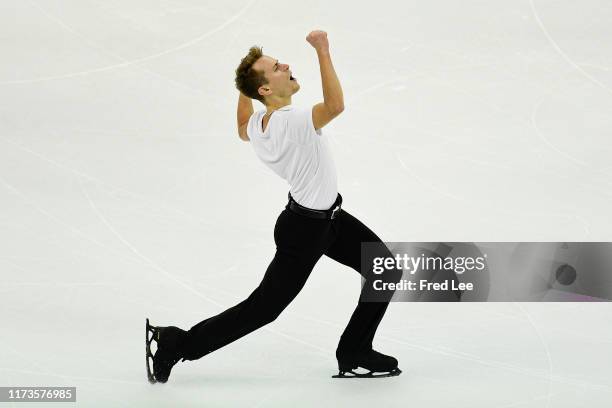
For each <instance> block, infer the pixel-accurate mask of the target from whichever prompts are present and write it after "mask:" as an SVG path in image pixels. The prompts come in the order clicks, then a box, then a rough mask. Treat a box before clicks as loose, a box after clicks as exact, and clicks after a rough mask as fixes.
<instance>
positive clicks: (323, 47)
mask: <svg viewBox="0 0 612 408" xmlns="http://www.w3.org/2000/svg"><path fill="white" fill-rule="evenodd" d="M306 41H308V42H309V43H310V45H312V46H313V48H314V49H315V50H316V52H317V57H318V59H319V68H320V70H321V85H322V87H323V102H322V103H318V104H316V105H315V106H313V108H312V122H313V124H314V127H315V129H320V128H322V127H323V126H325V125H327V124H328V123H329V122H331V121H332V120H333V119H334V118H335V117H336V116H338V115H339V114H340V113H342V111H343V110H344V95H343V94H342V86H340V80H339V79H338V75H336V71H335V70H334V65H333V64H332V60H331V55H330V53H329V41H328V40H327V33H326V32H325V31H319V30H316V31H312V32H311V33H310V34H308V36H307V37H306Z"/></svg>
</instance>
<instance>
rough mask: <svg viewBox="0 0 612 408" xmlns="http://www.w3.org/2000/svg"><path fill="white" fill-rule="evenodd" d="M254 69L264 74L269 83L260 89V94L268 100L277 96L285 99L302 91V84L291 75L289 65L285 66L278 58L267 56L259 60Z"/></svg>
mask: <svg viewBox="0 0 612 408" xmlns="http://www.w3.org/2000/svg"><path fill="white" fill-rule="evenodd" d="M253 68H254V69H256V70H257V71H260V72H263V73H264V76H265V77H266V79H267V80H268V83H267V84H265V85H262V86H261V87H259V93H260V94H261V95H263V96H265V97H266V98H269V97H271V96H277V97H280V98H285V97H288V96H291V95H293V94H295V93H296V92H297V91H299V90H300V84H298V82H297V80H296V79H295V78H293V76H292V75H291V74H292V72H291V69H290V68H289V65H288V64H284V63H282V62H280V61H279V60H277V59H276V58H272V57H269V56H267V55H264V56H262V57H261V58H259V59H258V60H257V61H256V62H255V64H253Z"/></svg>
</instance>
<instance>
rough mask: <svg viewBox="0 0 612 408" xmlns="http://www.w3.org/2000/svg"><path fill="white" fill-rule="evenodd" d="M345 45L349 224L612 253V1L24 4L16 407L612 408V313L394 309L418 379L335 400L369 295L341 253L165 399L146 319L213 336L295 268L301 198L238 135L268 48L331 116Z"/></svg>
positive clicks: (343, 145) (4, 317) (19, 31)
mask: <svg viewBox="0 0 612 408" xmlns="http://www.w3.org/2000/svg"><path fill="white" fill-rule="evenodd" d="M319 28H320V29H324V30H326V31H327V32H328V34H329V39H330V44H331V51H332V57H333V59H334V64H335V67H336V71H337V72H338V75H339V77H340V80H341V82H342V85H343V88H344V94H345V98H346V110H345V112H344V113H343V114H342V115H341V116H340V117H339V118H338V119H336V121H335V122H334V123H333V124H331V125H329V126H328V127H326V128H325V129H324V133H326V134H327V135H328V136H329V138H330V140H331V141H332V147H333V152H334V155H335V158H336V165H337V168H338V177H339V186H340V192H341V193H342V195H343V197H344V207H345V208H346V209H347V210H348V211H350V212H351V213H352V214H353V215H355V216H357V217H358V218H360V219H361V220H362V221H363V222H364V223H365V224H367V225H368V226H369V227H370V228H372V229H373V230H374V231H375V232H376V233H377V234H378V235H379V236H380V237H381V238H382V239H383V240H386V241H453V240H460V241H612V218H611V217H610V212H611V211H610V208H611V207H612V161H611V160H610V158H611V156H612V141H611V137H612V71H611V69H612V41H611V40H612V3H611V2H609V1H605V0H600V1H595V0H583V1H572V0H562V1H559V0H516V1H514V0H503V1H502V0H496V1H491V0H479V1H476V0H463V1H453V0H444V1H442V0H438V1H427V2H425V1H394V2H393V1H376V2H355V1H352V2H349V1H346V2H330V1H318V0H316V1H306V2H298V1H263V0H233V1H231V2H222V1H196V0H157V1H151V0H121V1H119V0H107V1H102V0H57V1H53V0H32V1H30V0H0V324H1V326H0V327H1V329H2V334H1V335H0V386H60V385H62V386H63V385H65V386H76V387H77V400H78V402H77V405H78V406H82V407H183V406H186V407H187V406H190V407H225V406H232V407H242V406H248V407H340V406H342V407H343V406H347V407H374V406H376V407H379V406H380V407H382V406H394V407H435V408H438V407H441V408H459V407H466V408H467V407H469V408H480V407H482V408H510V407H517V408H527V407H546V408H553V407H554V408H561V407H568V408H569V407H571V408H574V407H589V408H599V407H600V408H604V407H610V406H611V401H612V370H611V368H610V366H611V363H612V324H611V323H612V306H610V304H607V303H601V304H586V303H563V304H562V303H537V304H531V303H474V304H440V303H437V304H434V303H429V304H425V303H394V304H392V305H391V306H390V308H389V311H388V313H387V315H386V317H385V319H384V320H383V323H382V324H381V327H380V330H379V335H378V337H377V340H376V343H375V347H376V348H377V349H379V350H381V351H383V352H385V353H389V354H393V355H395V356H397V357H398V359H399V360H400V367H401V368H402V370H403V371H404V372H403V374H402V375H401V376H399V377H396V378H390V379H382V380H332V379H331V378H330V377H331V375H332V374H335V373H336V360H335V356H334V350H335V347H336V342H337V340H338V338H339V336H340V333H341V331H342V329H343V327H344V325H345V324H346V322H347V321H348V318H349V316H350V313H351V312H352V310H353V308H354V306H355V304H356V302H357V296H358V292H359V284H360V282H359V279H358V275H357V273H355V272H354V271H352V270H350V269H348V268H346V267H344V266H342V265H340V264H337V263H335V262H334V261H332V260H330V259H329V258H323V259H322V260H321V261H320V262H319V263H318V264H317V266H316V268H315V270H314V272H313V273H312V275H311V278H310V280H309V281H308V283H307V285H306V287H305V288H304V290H303V291H302V293H301V294H300V295H299V296H298V298H297V299H296V300H295V302H294V303H292V304H291V305H290V306H289V308H288V309H287V310H286V311H285V313H284V314H283V315H281V317H280V318H279V319H277V320H276V321H275V322H274V323H273V324H271V325H269V326H267V327H266V328H264V329H262V330H259V331H258V332H256V333H253V334H251V335H249V336H247V337H245V338H243V339H241V340H240V341H237V342H235V343H233V344H231V345H230V346H228V347H226V348H224V349H221V350H219V351H217V352H214V353H212V354H210V355H208V356H206V357H204V358H202V359H201V360H198V361H194V362H185V363H179V364H178V365H177V366H176V367H175V368H174V370H173V373H172V376H171V378H170V381H169V383H168V384H165V385H163V384H156V385H150V384H149V383H148V382H147V381H146V376H145V368H144V360H145V359H144V319H145V317H147V316H148V317H150V318H151V322H152V323H153V324H159V325H168V324H174V325H178V326H180V327H183V328H189V327H191V326H192V325H193V324H195V323H197V322H198V321H200V320H202V319H204V318H206V317H208V316H211V315H213V314H216V313H218V312H220V311H222V310H224V309H225V308H226V307H228V306H232V305H234V304H235V303H237V302H239V301H241V300H242V299H244V298H245V297H246V296H248V294H249V293H250V292H251V290H252V289H254V288H255V286H256V285H257V284H258V283H259V281H260V279H261V277H262V276H263V273H264V271H265V269H266V267H267V266H268V263H269V261H270V260H271V258H272V256H273V254H274V250H275V246H274V241H273V235H272V231H273V226H274V222H275V220H276V217H277V216H278V214H279V212H280V211H281V210H282V209H283V207H284V205H285V203H286V198H287V197H286V195H287V186H286V185H285V183H284V181H283V180H281V179H279V178H278V177H277V176H276V175H274V174H273V173H272V172H271V171H269V170H268V169H267V168H266V167H265V166H264V165H263V164H262V163H261V162H259V160H258V159H257V157H256V156H255V154H254V152H253V150H252V147H251V146H250V144H248V143H244V142H242V141H240V139H239V138H238V135H237V133H236V129H235V111H236V102H237V97H238V91H237V90H236V89H235V88H234V85H233V79H234V70H235V68H236V66H237V65H238V63H239V61H240V58H241V57H242V56H243V55H245V54H246V52H247V51H248V48H249V47H250V46H251V45H254V44H258V45H262V46H263V47H264V53H266V54H268V55H271V56H274V57H276V58H278V59H279V60H280V61H282V62H286V63H288V64H290V66H291V69H292V71H293V74H294V76H295V77H297V78H298V80H299V82H300V83H301V86H302V90H301V91H300V92H299V93H298V94H297V95H295V96H294V98H293V103H294V104H300V105H301V104H308V105H311V104H313V103H315V102H318V101H319V100H320V99H321V95H322V93H321V86H320V80H319V72H318V65H317V60H316V55H315V53H314V51H313V50H312V48H311V47H310V45H309V44H308V43H306V41H305V37H306V35H307V34H308V32H309V31H310V30H312V29H319ZM261 107H262V106H261V105H259V104H257V105H256V107H255V108H256V109H261ZM10 405H11V404H10V403H0V406H10ZM41 405H44V404H34V403H33V404H27V403H24V404H21V403H15V404H13V406H14V407H27V406H33V407H38V406H41ZM53 406H54V407H55V406H57V407H59V406H66V407H72V406H74V404H73V403H65V404H61V403H58V404H56V405H53Z"/></svg>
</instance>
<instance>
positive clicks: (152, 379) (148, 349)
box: [145, 318, 157, 384]
mask: <svg viewBox="0 0 612 408" xmlns="http://www.w3.org/2000/svg"><path fill="white" fill-rule="evenodd" d="M156 331H157V327H155V326H151V325H150V324H149V318H147V323H146V326H145V356H146V363H147V379H148V380H149V382H150V383H151V384H155V383H156V382H157V380H156V379H155V376H154V375H153V370H152V369H151V367H152V365H153V353H151V342H152V341H153V338H154V337H155V333H156ZM149 333H151V337H149ZM149 360H150V361H149Z"/></svg>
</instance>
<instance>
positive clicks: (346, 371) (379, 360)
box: [332, 350, 402, 378]
mask: <svg viewBox="0 0 612 408" xmlns="http://www.w3.org/2000/svg"><path fill="white" fill-rule="evenodd" d="M360 368H361V369H363V370H364V371H365V372H361V371H357V370H359V369H360ZM338 369H339V371H340V372H339V373H338V374H337V375H334V376H332V378H380V377H395V376H398V375H400V374H401V373H402V370H400V369H399V368H398V367H397V359H395V358H394V357H391V356H387V355H384V354H382V353H379V352H378V351H375V350H370V351H369V352H367V353H365V354H363V355H361V356H359V357H358V358H354V359H351V360H345V359H339V360H338Z"/></svg>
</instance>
